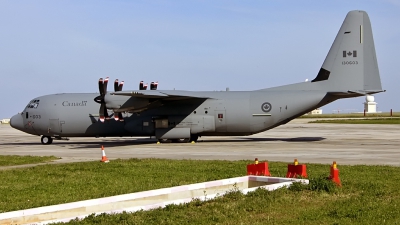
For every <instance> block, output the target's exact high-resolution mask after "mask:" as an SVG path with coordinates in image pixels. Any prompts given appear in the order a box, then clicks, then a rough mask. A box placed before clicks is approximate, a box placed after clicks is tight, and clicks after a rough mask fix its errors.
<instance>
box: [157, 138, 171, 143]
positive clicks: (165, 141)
mask: <svg viewBox="0 0 400 225" xmlns="http://www.w3.org/2000/svg"><path fill="white" fill-rule="evenodd" d="M158 141H159V142H160V143H171V142H172V140H171V139H158Z"/></svg>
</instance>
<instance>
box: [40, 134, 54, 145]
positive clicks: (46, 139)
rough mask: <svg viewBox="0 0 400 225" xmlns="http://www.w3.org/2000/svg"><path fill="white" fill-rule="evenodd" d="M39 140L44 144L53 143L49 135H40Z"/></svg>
mask: <svg viewBox="0 0 400 225" xmlns="http://www.w3.org/2000/svg"><path fill="white" fill-rule="evenodd" d="M40 141H41V142H42V144H44V145H49V144H51V143H53V138H51V137H49V136H42V138H41V139H40Z"/></svg>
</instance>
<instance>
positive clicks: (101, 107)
mask: <svg viewBox="0 0 400 225" xmlns="http://www.w3.org/2000/svg"><path fill="white" fill-rule="evenodd" d="M104 109H105V106H104V104H103V103H101V105H100V110H99V118H100V121H101V122H102V123H104ZM106 111H107V110H106Z"/></svg>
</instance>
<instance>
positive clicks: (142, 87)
mask: <svg viewBox="0 0 400 225" xmlns="http://www.w3.org/2000/svg"><path fill="white" fill-rule="evenodd" d="M139 90H146V89H144V85H143V81H140V83H139Z"/></svg>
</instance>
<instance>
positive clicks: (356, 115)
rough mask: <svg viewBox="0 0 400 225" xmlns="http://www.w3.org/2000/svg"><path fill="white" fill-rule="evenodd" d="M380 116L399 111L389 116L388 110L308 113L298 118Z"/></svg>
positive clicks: (395, 115)
mask: <svg viewBox="0 0 400 225" xmlns="http://www.w3.org/2000/svg"><path fill="white" fill-rule="evenodd" d="M362 117H365V118H382V117H400V112H393V113H392V116H390V112H382V113H366V114H365V116H364V113H332V114H309V115H303V116H301V117H299V118H362Z"/></svg>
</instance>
